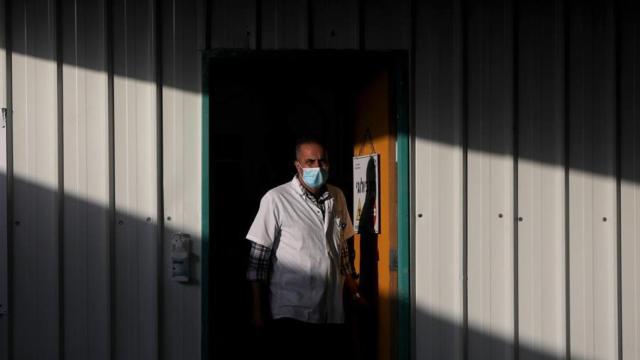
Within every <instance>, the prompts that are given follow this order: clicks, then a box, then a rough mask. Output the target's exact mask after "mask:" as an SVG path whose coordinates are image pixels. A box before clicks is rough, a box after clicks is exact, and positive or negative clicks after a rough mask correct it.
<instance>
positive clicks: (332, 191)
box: [327, 184, 344, 198]
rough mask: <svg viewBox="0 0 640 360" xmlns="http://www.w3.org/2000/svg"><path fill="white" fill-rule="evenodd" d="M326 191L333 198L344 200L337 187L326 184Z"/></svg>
mask: <svg viewBox="0 0 640 360" xmlns="http://www.w3.org/2000/svg"><path fill="white" fill-rule="evenodd" d="M327 191H328V192H329V193H330V194H331V195H333V197H335V198H344V193H343V192H342V190H341V189H340V188H339V187H337V186H334V185H331V184H327Z"/></svg>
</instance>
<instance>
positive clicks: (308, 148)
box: [300, 143, 325, 158]
mask: <svg viewBox="0 0 640 360" xmlns="http://www.w3.org/2000/svg"><path fill="white" fill-rule="evenodd" d="M324 154H325V151H324V148H323V147H322V145H320V144H313V143H311V144H302V145H300V155H301V156H302V157H305V158H309V157H324Z"/></svg>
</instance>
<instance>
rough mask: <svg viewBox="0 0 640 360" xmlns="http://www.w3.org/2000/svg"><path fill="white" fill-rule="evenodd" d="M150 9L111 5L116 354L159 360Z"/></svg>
mask: <svg viewBox="0 0 640 360" xmlns="http://www.w3.org/2000/svg"><path fill="white" fill-rule="evenodd" d="M153 14H154V7H153V2H152V1H151V0H146V1H131V0H115V1H114V71H115V79H114V96H115V98H114V112H115V114H114V121H115V124H114V126H115V133H114V136H115V138H114V142H115V169H114V171H115V192H116V194H115V201H116V230H115V231H116V236H115V259H114V261H115V274H113V276H115V292H116V293H115V311H116V314H115V322H116V324H115V326H116V328H115V334H116V339H115V350H114V351H115V355H116V358H117V359H155V358H157V357H158V346H159V345H158V333H159V329H158V256H159V253H158V252H159V244H158V241H159V238H158V236H159V230H158V220H159V219H157V214H158V189H157V184H158V181H157V179H158V176H160V174H159V173H158V169H157V164H158V161H157V156H158V141H159V140H158V139H157V133H158V131H157V101H158V99H157V88H156V83H155V73H156V72H155V71H156V70H155V52H156V50H155V46H154V45H155V40H154V34H153V28H154V26H153Z"/></svg>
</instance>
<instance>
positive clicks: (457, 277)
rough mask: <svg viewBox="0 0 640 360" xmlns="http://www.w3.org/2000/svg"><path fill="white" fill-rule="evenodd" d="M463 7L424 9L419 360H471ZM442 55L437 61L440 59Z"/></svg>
mask: <svg viewBox="0 0 640 360" xmlns="http://www.w3.org/2000/svg"><path fill="white" fill-rule="evenodd" d="M461 10H462V9H461V6H460V2H459V1H455V2H450V1H437V2H436V1H433V2H430V3H428V4H425V6H420V7H419V8H418V16H419V17H420V18H422V19H424V21H421V22H420V23H418V24H417V25H418V27H417V29H416V72H415V77H416V83H415V87H416V94H415V97H416V118H417V119H422V120H421V121H416V130H415V131H416V134H415V152H416V157H415V161H416V164H419V166H416V178H415V184H416V186H415V201H416V204H415V209H416V210H415V211H416V214H418V216H417V217H414V219H415V222H416V223H415V224H416V225H415V226H416V239H415V258H416V259H420V260H419V261H416V263H415V292H416V293H415V297H416V304H415V311H414V314H415V319H414V321H415V329H416V330H415V331H416V334H415V337H416V358H418V359H452V360H454V359H462V358H463V356H464V354H463V349H464V347H463V327H464V323H463V320H464V319H463V316H464V309H463V301H464V294H463V285H462V275H463V256H462V255H463V226H462V224H463V179H464V173H463V150H462V142H463V128H464V126H463V122H462V100H463V94H462V92H463V86H462V56H461V55H462V23H461V17H460V12H461ZM436 53H437V54H439V56H434V54H436Z"/></svg>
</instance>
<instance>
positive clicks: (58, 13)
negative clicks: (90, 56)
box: [53, 0, 65, 360]
mask: <svg viewBox="0 0 640 360" xmlns="http://www.w3.org/2000/svg"><path fill="white" fill-rule="evenodd" d="M54 16H55V20H54V27H55V34H54V35H53V36H55V47H56V55H55V58H56V80H57V92H56V98H57V99H56V100H57V125H58V127H57V130H58V133H57V134H56V136H57V138H58V139H57V147H58V149H57V152H58V153H57V155H58V189H57V194H56V197H57V200H58V204H57V210H58V219H57V220H58V234H57V235H58V239H57V240H58V331H59V333H58V347H59V348H58V356H59V359H60V360H63V359H64V358H65V306H64V305H65V303H64V289H65V282H64V264H65V260H64V230H65V228H64V218H65V217H64V207H65V199H64V198H65V191H64V84H63V76H62V69H63V61H64V58H63V35H62V34H63V31H62V0H56V1H55V14H54Z"/></svg>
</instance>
